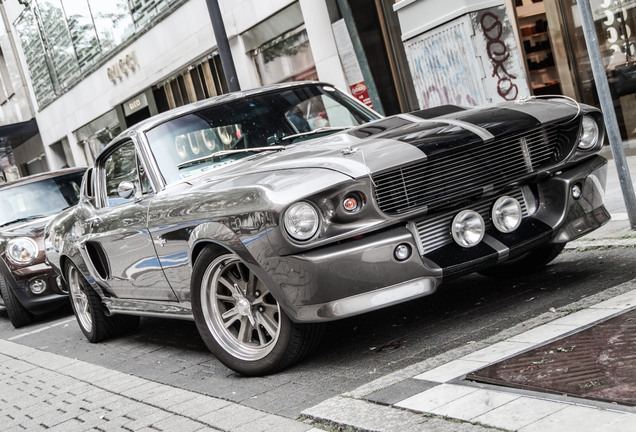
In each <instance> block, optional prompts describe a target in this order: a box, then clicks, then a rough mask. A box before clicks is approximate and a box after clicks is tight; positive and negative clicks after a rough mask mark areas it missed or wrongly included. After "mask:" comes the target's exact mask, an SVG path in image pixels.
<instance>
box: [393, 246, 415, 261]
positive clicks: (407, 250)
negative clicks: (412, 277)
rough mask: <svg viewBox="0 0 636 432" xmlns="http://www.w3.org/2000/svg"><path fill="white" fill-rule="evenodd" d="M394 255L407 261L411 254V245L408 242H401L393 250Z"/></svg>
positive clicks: (397, 258) (399, 259) (400, 259)
mask: <svg viewBox="0 0 636 432" xmlns="http://www.w3.org/2000/svg"><path fill="white" fill-rule="evenodd" d="M393 255H394V256H395V259H396V260H398V261H406V260H407V259H409V257H410V256H411V246H409V245H407V244H400V245H398V246H397V247H396V248H395V250H394V251H393Z"/></svg>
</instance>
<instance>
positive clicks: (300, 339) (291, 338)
mask: <svg viewBox="0 0 636 432" xmlns="http://www.w3.org/2000/svg"><path fill="white" fill-rule="evenodd" d="M192 309H193V312H194V318H195V322H196V325H197V328H198V330H199V333H200V334H201V337H202V338H203V340H204V342H205V344H206V345H207V347H208V349H209V350H210V351H211V352H212V353H213V354H214V355H215V356H216V357H217V358H218V359H219V360H220V361H221V362H222V363H223V364H224V365H226V366H227V367H229V368H230V369H232V370H234V371H236V372H238V373H241V374H244V375H265V374H270V373H274V372H277V371H280V370H282V369H284V368H286V367H288V366H290V365H292V364H293V363H296V362H297V361H299V360H300V359H302V358H303V357H304V356H306V355H307V354H309V353H310V352H311V351H312V350H313V349H314V348H315V347H316V346H317V344H318V342H319V341H320V338H321V336H322V332H323V329H324V325H322V324H298V323H294V322H292V321H291V320H290V319H289V317H288V316H287V315H286V314H285V312H284V311H283V310H282V309H281V307H280V305H279V304H278V302H277V301H276V299H275V298H274V296H273V295H272V294H271V293H270V292H269V289H268V288H267V286H265V284H264V283H263V282H262V281H261V280H260V279H259V278H258V277H257V276H256V275H255V274H254V273H253V272H252V271H251V270H250V269H249V268H248V267H247V266H246V265H245V263H244V262H243V261H242V260H241V259H240V258H239V257H238V256H237V255H234V254H230V253H227V254H223V255H220V256H219V255H218V254H217V253H216V252H215V251H213V250H212V249H206V250H204V251H203V252H202V253H201V255H200V256H199V258H198V259H197V261H196V263H195V265H194V269H193V275H192Z"/></svg>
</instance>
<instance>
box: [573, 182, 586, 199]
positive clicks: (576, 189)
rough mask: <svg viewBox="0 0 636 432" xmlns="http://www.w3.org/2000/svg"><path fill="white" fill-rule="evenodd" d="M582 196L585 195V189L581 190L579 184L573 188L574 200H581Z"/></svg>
mask: <svg viewBox="0 0 636 432" xmlns="http://www.w3.org/2000/svg"><path fill="white" fill-rule="evenodd" d="M581 195H583V189H581V185H580V184H578V183H577V184H575V185H574V186H572V198H574V199H579V198H581Z"/></svg>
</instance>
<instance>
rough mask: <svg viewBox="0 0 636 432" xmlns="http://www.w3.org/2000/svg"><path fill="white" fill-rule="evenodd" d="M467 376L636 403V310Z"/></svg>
mask: <svg viewBox="0 0 636 432" xmlns="http://www.w3.org/2000/svg"><path fill="white" fill-rule="evenodd" d="M466 379H468V380H471V381H477V382H482V383H488V384H495V385H500V386H506V387H513V388H521V389H527V390H537V391H542V392H549V393H556V394H564V395H567V396H575V397H580V398H584V399H591V400H598V401H604V402H616V403H619V404H622V405H629V406H636V310H632V311H630V312H626V313H623V314H621V315H619V316H617V317H614V318H612V319H609V320H607V321H604V322H601V323H599V324H595V325H594V326H592V327H590V328H588V329H586V330H583V331H581V332H579V333H575V334H573V335H570V336H567V337H565V338H563V339H560V340H558V341H555V342H551V343H549V344H546V345H544V346H542V347H539V348H536V349H533V350H531V351H528V352H525V353H523V354H520V355H518V356H515V357H512V358H509V359H507V360H504V361H502V362H499V363H496V364H494V365H490V366H488V367H486V368H483V369H480V370H478V371H476V372H473V373H471V374H469V375H468V376H467V377H466Z"/></svg>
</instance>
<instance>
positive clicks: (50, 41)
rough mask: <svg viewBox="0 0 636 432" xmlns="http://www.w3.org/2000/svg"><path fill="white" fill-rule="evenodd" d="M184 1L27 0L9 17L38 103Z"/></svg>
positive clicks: (48, 99) (50, 99)
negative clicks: (11, 18)
mask: <svg viewBox="0 0 636 432" xmlns="http://www.w3.org/2000/svg"><path fill="white" fill-rule="evenodd" d="M184 1H185V0H109V1H103V0H32V1H30V2H29V4H28V6H26V7H25V9H24V11H23V12H22V14H21V15H20V17H19V18H18V19H17V20H16V22H15V27H16V29H17V32H18V36H19V39H20V42H21V44H22V49H23V51H24V55H25V58H26V61H27V67H28V69H29V74H30V76H31V81H32V83H33V88H34V90H35V96H36V98H37V100H38V103H39V105H40V108H42V107H44V106H46V105H48V104H49V103H51V102H53V101H54V100H55V99H56V98H57V97H58V96H59V95H61V94H62V93H64V91H65V90H67V89H68V88H70V87H72V86H73V85H75V84H77V83H78V82H79V80H80V79H81V78H82V74H85V73H88V72H89V71H90V70H91V68H92V67H94V66H95V65H96V64H97V63H99V62H101V61H105V60H106V59H107V58H108V56H109V54H110V53H111V52H113V50H115V49H116V48H117V47H119V46H121V45H122V44H124V43H126V42H127V41H129V40H130V39H131V38H133V37H134V36H135V34H139V33H140V31H141V30H143V29H144V28H146V27H147V26H149V25H151V24H152V23H153V22H154V21H155V20H154V18H156V17H157V16H158V15H159V14H162V13H167V12H169V10H170V9H173V8H176V7H178V6H179V5H181V4H182V3H183V2H184Z"/></svg>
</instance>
